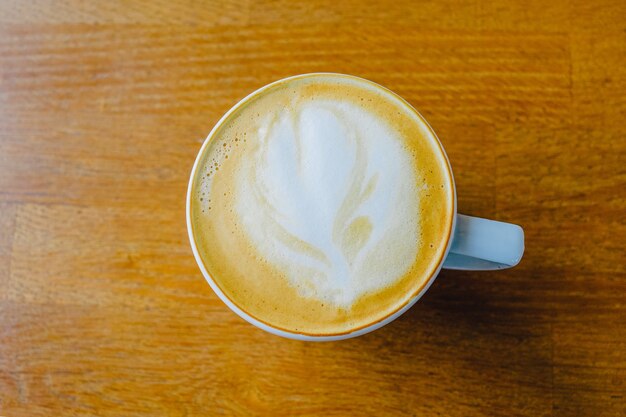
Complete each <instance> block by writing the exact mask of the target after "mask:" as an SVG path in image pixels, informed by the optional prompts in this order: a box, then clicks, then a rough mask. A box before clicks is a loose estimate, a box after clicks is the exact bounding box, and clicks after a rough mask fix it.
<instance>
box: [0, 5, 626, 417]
mask: <svg viewBox="0 0 626 417" xmlns="http://www.w3.org/2000/svg"><path fill="white" fill-rule="evenodd" d="M624 22H626V3H625V2H623V1H608V0H604V1H600V2H588V1H587V2H583V1H566V0H556V1H530V2H521V1H520V2H515V1H504V0H502V1H499V0H498V1H491V2H487V1H476V0H475V1H470V2H461V1H457V0H443V1H430V0H427V1H424V2H420V3H419V4H415V3H414V2H409V1H395V2H380V1H367V2H357V1H345V2H337V1H328V0H315V1H307V2H291V1H284V0H275V1H254V2H248V1H243V2H239V1H237V2H235V1H226V2H205V3H203V2H195V1H180V2H166V1H146V0H139V1H135V2H124V1H110V2H99V1H78V0H63V1H46V0H39V1H34V2H22V1H15V0H5V1H0V415H2V416H7V417H9V416H10V417H21V416H24V417H38V416H51V415H67V416H155V415H159V416H181V417H182V416H205V415H237V416H257V415H258V416H265V415H267V416H278V415H296V416H319V415H327V416H346V415H377V416H387V415H388V416H423V415H426V416H430V415H441V416H555V417H561V416H563V417H564V416H622V415H625V414H626V298H625V297H626V254H625V250H624V242H626V222H625V220H624V213H625V212H626V191H625V186H626V139H625V138H626V124H625V123H624V121H625V120H626V94H624V93H625V92H626V25H625V24H624ZM312 71H333V72H344V73H350V74H354V75H358V76H363V77H366V78H370V79H372V80H374V81H377V82H379V83H381V84H383V85H385V86H387V87H389V88H391V89H392V90H394V91H396V92H398V93H399V94H400V95H402V96H403V97H405V98H406V99H407V100H408V101H409V102H411V103H412V104H413V105H415V106H416V107H417V108H418V109H420V111H422V113H423V114H424V115H425V116H426V118H427V119H428V120H429V121H430V122H431V124H432V126H433V127H434V129H435V130H436V131H437V132H438V134H439V136H440V138H441V140H442V142H443V144H444V146H445V148H446V150H447V152H448V155H449V157H450V160H451V162H452V165H453V169H454V171H455V177H456V182H457V187H458V197H459V200H458V206H459V210H460V211H461V212H465V213H467V214H471V215H480V216H484V217H491V218H497V219H500V220H504V221H512V222H515V223H519V224H521V225H523V227H524V229H525V231H526V254H525V257H524V259H523V261H522V263H521V264H520V265H519V266H518V267H517V268H515V269H512V270H507V271H500V272H495V273H476V272H451V271H444V272H442V273H441V275H440V277H439V278H438V279H437V281H436V282H435V283H434V285H433V286H432V287H431V290H429V292H428V293H427V294H426V296H425V297H424V298H423V299H422V300H421V301H420V303H418V304H417V305H416V306H415V307H413V308H412V309H411V310H410V311H409V312H408V313H407V314H405V315H404V316H402V317H401V318H399V319H398V320H396V321H395V322H393V323H392V324H390V325H388V326H386V327H385V328H383V329H381V330H379V331H376V332H374V333H372V334H369V335H366V336H363V337H361V338H357V339H353V340H348V341H343V342H338V343H328V344H308V343H301V342H296V341H290V340H283V339H280V338H277V337H274V336H271V335H269V334H266V333H263V332H262V331H260V330H257V329H255V328H254V327H252V326H250V325H248V324H246V323H245V322H243V321H242V320H240V319H239V318H237V317H236V316H235V315H234V314H233V313H231V312H230V311H229V310H228V309H227V308H226V307H225V306H224V305H223V304H222V303H221V302H220V301H219V299H218V298H217V297H216V296H215V295H214V294H213V293H212V292H211V290H210V288H209V287H208V285H206V283H205V282H204V280H203V278H202V276H201V274H200V272H199V270H198V268H197V266H196V265H195V262H194V260H193V257H192V255H191V251H190V248H189V244H188V242H187V236H186V228H185V218H184V195H185V192H186V184H187V179H188V174H189V171H190V169H191V165H192V163H193V159H194V157H195V154H196V152H197V150H198V149H199V147H200V144H201V143H202V140H203V138H204V137H205V136H206V134H207V133H208V132H209V130H210V129H211V127H212V126H213V124H214V123H215V122H216V121H217V120H218V119H219V118H220V117H221V115H222V114H223V113H224V112H225V111H226V110H228V108H229V107H230V106H232V105H233V104H234V103H235V102H236V101H237V100H239V99H240V98H242V97H243V96H245V95H246V94H248V93H249V92H251V91H252V90H254V89H256V88H258V87H260V86H262V85H264V84H266V83H268V82H270V81H274V80H276V79H278V78H281V77H284V76H288V75H293V74H298V73H304V72H312Z"/></svg>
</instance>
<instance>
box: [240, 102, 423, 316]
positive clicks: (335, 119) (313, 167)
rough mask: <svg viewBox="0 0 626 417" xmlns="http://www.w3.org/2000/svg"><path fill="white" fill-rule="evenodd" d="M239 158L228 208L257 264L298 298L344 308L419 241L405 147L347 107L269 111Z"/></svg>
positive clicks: (399, 265) (406, 259) (405, 264)
mask: <svg viewBox="0 0 626 417" xmlns="http://www.w3.org/2000/svg"><path fill="white" fill-rule="evenodd" d="M257 137H258V141H256V142H255V143H254V144H249V152H248V155H247V156H244V157H242V158H241V159H240V164H241V165H240V169H239V170H238V175H237V178H236V193H235V207H236V213H237V216H238V218H239V222H240V224H241V225H242V226H243V230H244V232H245V234H246V235H247V236H248V238H249V240H250V242H251V244H252V246H253V248H254V250H255V251H256V252H257V253H258V256H259V257H260V258H262V260H263V261H265V262H268V263H270V264H272V265H274V266H275V267H277V268H278V269H279V270H280V271H282V273H283V274H284V276H285V277H286V278H287V279H288V280H289V282H290V283H291V285H293V286H294V287H296V288H297V289H298V291H299V292H300V294H302V295H303V296H305V297H312V298H316V299H319V300H320V302H322V303H324V302H328V303H333V304H335V305H337V306H340V307H349V306H350V305H352V304H353V303H354V302H355V301H356V300H357V299H358V298H359V297H360V296H362V295H364V294H366V293H369V292H373V291H376V290H378V289H381V288H384V287H386V286H389V285H392V284H393V283H394V282H395V281H396V280H398V279H400V278H401V277H402V276H403V275H404V274H406V272H407V271H408V270H409V268H410V267H411V265H412V263H413V262H414V261H415V257H416V254H417V251H418V246H419V244H420V242H419V240H418V237H419V218H418V216H417V215H416V213H418V212H419V207H418V200H417V199H418V197H417V196H418V193H417V192H416V187H417V185H416V184H417V182H416V178H415V169H414V167H413V166H412V163H413V161H412V159H411V157H410V153H409V152H407V150H406V149H404V148H403V142H402V139H401V138H400V137H398V134H397V133H396V132H395V131H394V130H392V129H391V128H390V127H389V126H387V125H386V123H385V122H383V121H382V120H380V118H377V117H376V116H375V115H373V114H371V113H369V112H368V111H367V110H366V109H364V108H362V107H359V106H357V105H355V104H352V103H349V102H342V101H333V100H315V101H310V102H303V103H299V104H294V105H292V106H289V107H288V108H285V109H283V110H281V111H280V112H278V113H277V114H272V115H268V116H267V118H266V119H264V120H262V121H261V123H260V124H259V125H258V135H257Z"/></svg>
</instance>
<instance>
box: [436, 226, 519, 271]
mask: <svg viewBox="0 0 626 417" xmlns="http://www.w3.org/2000/svg"><path fill="white" fill-rule="evenodd" d="M523 254H524V230H523V229H522V228H521V227H520V226H518V225H516V224H511V223H503V222H498V221H495V220H487V219H481V218H480V217H471V216H466V215H464V214H457V215H456V228H455V232H454V236H453V238H452V245H451V246H450V252H449V253H448V256H447V257H446V259H445V261H444V262H443V267H444V268H446V269H463V270H468V271H488V270H494V269H505V268H511V267H513V266H515V265H517V264H518V263H519V261H520V260H521V259H522V255H523Z"/></svg>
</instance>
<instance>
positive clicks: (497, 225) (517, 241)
mask: <svg viewBox="0 0 626 417" xmlns="http://www.w3.org/2000/svg"><path fill="white" fill-rule="evenodd" d="M310 75H314V74H303V75H296V76H294V77H289V78H286V79H282V80H278V81H276V82H274V83H271V84H268V85H266V86H264V87H261V88H260V89H258V90H256V91H255V92H253V93H251V94H250V95H248V96H247V97H245V98H244V99H243V100H241V101H240V102H239V103H237V104H236V105H235V106H233V108H232V109H230V110H229V111H228V112H227V113H226V114H225V115H224V116H223V117H222V118H221V119H220V120H219V122H217V124H216V125H215V127H214V128H213V130H211V133H209V135H208V136H207V138H206V139H205V141H204V143H203V145H202V147H201V148H200V151H199V152H198V156H197V157H196V161H195V163H194V165H193V168H192V170H191V176H190V178H189V186H188V188H187V207H186V212H187V232H188V234H189V241H190V242H191V249H192V250H193V254H194V257H195V258H196V262H197V263H198V266H199V267H200V270H201V271H202V274H203V275H204V277H205V278H206V280H207V282H208V283H209V285H210V286H211V288H212V289H213V291H215V293H216V294H217V296H218V297H219V298H220V299H221V300H222V301H223V302H224V303H225V304H226V305H227V306H228V307H229V308H230V309H231V310H233V311H234V312H235V313H237V315H239V316H240V317H241V318H243V319H244V320H246V321H247V322H248V323H250V324H253V325H254V326H256V327H258V328H260V329H262V330H265V331H267V332H269V333H272V334H275V335H277V336H282V337H287V338H290V339H296V340H305V341H318V342H322V341H333V340H342V339H349V338H352V337H356V336H361V335H363V334H366V333H369V332H371V331H374V330H376V329H379V328H381V327H383V326H384V325H385V324H388V323H390V322H392V321H393V320H395V319H397V318H398V317H400V316H401V315H402V314H403V313H404V312H405V311H407V310H408V309H409V308H411V307H412V306H413V304H415V303H416V302H417V300H419V299H420V298H421V297H422V295H423V294H424V293H425V292H426V291H427V290H428V288H429V287H430V286H431V284H432V283H433V281H434V280H435V278H436V276H437V274H438V273H439V271H440V270H441V268H445V269H457V270H473V271H487V270H495V269H505V268H511V267H513V266H515V265H517V264H518V263H519V261H520V260H521V259H522V255H523V254H524V231H523V230H522V228H521V227H520V226H518V225H515V224H511V223H503V222H499V221H495V220H487V219H483V218H480V217H471V216H466V215H463V214H456V216H455V219H454V220H453V224H452V235H451V236H452V239H448V245H447V248H446V255H445V256H444V257H443V258H442V260H443V261H442V262H440V264H439V265H438V266H437V270H436V271H435V273H434V274H432V275H431V278H430V279H429V281H428V282H427V283H426V285H424V286H423V287H422V290H421V291H420V292H419V293H417V294H416V295H415V296H414V297H413V298H412V299H411V301H409V302H408V303H407V304H406V305H405V306H404V307H402V308H401V309H400V310H398V311H396V312H395V313H393V314H391V315H390V316H387V317H385V318H384V319H382V320H380V321H378V322H375V323H372V324H370V325H369V326H367V327H364V328H361V329H358V330H355V331H354V332H351V333H345V334H340V335H333V336H309V335H303V334H299V333H291V332H287V331H284V330H279V329H276V328H273V327H271V326H269V325H267V324H265V323H262V322H260V321H258V320H256V319H255V318H253V317H251V316H250V315H248V314H247V313H246V312H245V311H243V310H242V309H240V308H239V307H238V306H236V305H235V304H234V303H233V302H231V301H230V300H229V299H228V297H226V296H225V295H224V293H223V292H222V291H221V290H220V288H219V286H218V285H217V284H216V283H215V281H214V280H213V278H212V277H211V275H209V273H208V271H207V270H206V268H205V267H204V263H203V262H202V260H201V258H200V254H199V253H198V248H197V246H196V242H195V240H194V237H193V233H192V228H191V218H190V214H191V210H190V203H191V195H192V183H193V178H194V176H195V173H196V169H197V168H198V162H199V161H200V159H201V155H202V154H203V153H204V151H205V149H206V148H207V146H208V144H209V142H210V141H211V138H212V137H213V135H214V134H215V132H216V131H217V129H218V127H220V126H221V125H222V123H223V122H224V121H225V120H226V119H227V118H228V117H229V116H230V114H231V113H232V112H233V111H235V110H236V109H238V108H239V107H240V106H243V105H245V103H246V102H247V101H248V100H249V99H250V98H252V97H254V96H256V95H258V94H260V93H261V92H263V91H265V89H267V88H269V87H271V86H272V85H274V84H276V83H280V82H284V81H285V80H288V79H291V78H296V77H305V76H310ZM327 75H328V74H327ZM336 76H337V77H350V78H353V79H355V80H358V81H360V82H364V83H367V84H369V85H374V86H376V87H377V88H380V89H382V90H384V91H386V92H389V90H388V89H386V88H385V87H383V86H380V85H378V84H375V83H373V82H371V81H368V80H364V79H362V78H358V77H354V76H348V75H344V74H336ZM392 94H394V95H395V93H392ZM401 100H402V101H403V102H404V103H405V104H406V106H407V107H408V108H409V109H411V110H412V111H414V112H415V113H416V114H417V116H418V117H419V118H420V119H421V120H422V121H423V122H424V124H425V125H426V126H428V128H429V129H430V130H431V132H432V134H433V136H434V137H435V138H437V135H436V134H435V132H434V131H433V130H432V128H431V127H430V125H429V124H428V122H426V119H424V117H423V116H422V115H421V114H420V113H419V112H418V111H417V110H415V109H414V108H413V107H412V106H411V105H410V104H409V103H408V102H406V101H404V100H403V99H401ZM437 140H439V139H437ZM439 144H440V149H441V152H442V154H443V156H444V157H445V159H446V161H447V162H448V169H449V170H450V173H451V174H452V168H451V167H450V162H449V160H448V157H447V155H446V154H445V151H444V150H443V146H441V143H439ZM452 187H453V188H454V189H453V190H452V191H453V193H452V194H453V198H454V211H455V212H456V200H457V199H456V187H455V185H454V180H453V181H452Z"/></svg>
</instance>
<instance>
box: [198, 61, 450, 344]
mask: <svg viewBox="0 0 626 417" xmlns="http://www.w3.org/2000/svg"><path fill="white" fill-rule="evenodd" d="M316 76H331V77H337V78H349V79H352V80H355V81H357V82H360V83H365V84H369V85H370V86H372V87H374V88H377V89H380V90H382V91H384V92H386V93H388V94H391V95H392V96H393V97H395V98H397V99H399V100H400V102H401V103H402V104H403V105H404V106H405V107H406V108H407V109H408V110H409V111H411V112H413V113H414V114H415V116H417V118H418V119H419V120H420V121H421V122H422V124H423V125H424V126H425V127H426V129H427V130H428V131H429V132H430V134H431V135H432V138H433V139H434V142H435V144H436V145H437V146H438V148H439V151H440V152H441V155H442V156H443V158H444V161H445V162H446V164H445V165H446V168H447V171H448V177H449V180H450V184H449V185H450V187H451V189H452V207H451V209H452V210H451V213H452V215H451V216H450V217H451V219H450V224H449V227H448V236H446V248H445V250H444V251H443V252H442V254H441V257H440V259H439V261H438V263H437V267H436V268H434V269H433V271H432V273H431V274H430V276H429V277H428V279H426V280H425V281H424V283H423V284H422V285H421V286H420V287H419V288H418V289H417V290H416V291H415V292H414V294H413V295H412V296H411V297H409V299H408V301H406V302H405V303H404V304H403V305H401V306H399V307H398V308H397V309H395V310H394V311H392V312H391V313H389V314H387V315H386V316H383V317H381V318H380V319H379V320H377V321H375V322H373V323H369V324H367V325H364V326H361V327H358V328H355V329H351V330H349V331H347V332H341V333H331V334H319V335H316V334H308V333H299V332H291V331H288V330H284V329H279V328H277V327H274V326H272V325H270V324H268V323H265V322H263V321H261V320H260V319H257V318H255V317H253V316H252V315H250V314H249V313H247V312H246V311H244V310H243V309H242V308H240V307H239V306H238V305H237V304H236V303H235V302H233V301H232V300H231V299H230V298H229V297H228V296H227V295H226V294H225V293H224V292H223V291H222V290H221V288H220V287H219V285H218V284H217V282H216V281H215V280H214V279H213V277H212V276H211V274H209V272H208V270H207V269H206V267H205V265H204V261H203V260H202V257H201V256H200V253H199V251H198V248H197V245H196V242H195V238H194V232H193V227H192V222H191V196H192V190H193V183H194V179H195V176H196V170H197V168H198V165H199V162H200V159H201V157H202V155H204V152H205V150H206V148H207V147H208V145H209V143H210V142H211V140H212V139H213V136H214V135H215V132H217V130H218V129H219V128H220V127H221V126H222V125H223V123H224V122H225V121H226V120H228V118H229V117H230V115H231V114H232V113H234V112H235V111H237V110H238V109H239V108H240V107H241V106H243V105H244V104H245V103H246V102H247V101H249V100H250V99H252V98H254V97H256V96H257V95H259V94H261V93H263V92H264V91H265V90H268V89H270V88H272V87H274V86H275V85H277V84H280V83H284V82H288V81H291V80H294V79H299V78H307V77H316ZM456 212H457V196H456V185H455V181H454V175H453V172H452V167H451V165H450V160H449V158H448V155H447V154H446V152H445V149H444V148H443V145H442V144H441V141H440V140H439V137H438V136H437V134H436V133H435V131H434V130H433V128H432V127H431V126H430V124H429V123H428V121H427V120H426V119H425V118H424V116H422V114H421V113H420V112H419V111H418V110H417V109H416V108H415V107H413V106H412V105H411V104H410V103H409V102H407V101H406V100H405V99H404V98H402V97H401V96H400V95H398V94H396V93H395V92H393V91H392V90H390V89H388V88H386V87H384V86H382V85H380V84H378V83H375V82H373V81H370V80H367V79H365V78H361V77H357V76H354V75H348V74H341V73H333V72H314V73H306V74H298V75H293V76H290V77H285V78H281V79H279V80H276V81H274V82H271V83H269V84H266V85H264V86H262V87H260V88H258V89H256V90H255V91H253V92H251V93H250V94H248V95H247V96H245V97H244V98H243V99H241V100H239V101H238V102H237V103H236V104H235V105H233V106H232V107H231V108H230V109H229V110H228V111H227V112H226V113H225V114H224V115H223V116H222V117H221V118H220V119H219V120H218V121H217V123H216V124H215V126H213V128H212V129H211V131H210V132H209V134H208V135H207V137H206V139H204V142H203V143H202V146H201V147H200V149H199V150H198V153H197V155H196V159H195V161H194V164H193V167H192V168H191V173H190V176H189V183H188V185H187V196H186V204H185V214H186V221H187V234H188V237H189V243H190V245H191V250H192V252H193V255H194V258H195V260H196V263H197V264H198V267H199V268H200V271H201V272H202V275H203V276H204V278H205V280H206V281H207V283H208V284H209V286H210V287H211V289H212V290H213V292H215V294H216V295H217V296H218V297H219V298H220V300H222V302H223V303H224V304H226V306H227V307H228V308H230V309H231V310H232V311H233V312H234V313H235V314H237V315H238V316H239V317H241V318H242V319H244V320H245V321H247V322H248V323H250V324H252V325H253V326H256V327H258V328H260V329H262V330H265V331H267V332H269V333H272V334H274V335H277V336H281V337H285V338H288V339H295V340H303V341H334V340H343V339H349V338H353V337H357V336H361V335H364V334H366V333H369V332H372V331H374V330H377V329H379V328H381V327H383V326H385V325H387V324H389V323H391V322H392V321H393V320H395V319H397V318H398V317H400V316H401V315H402V314H404V313H405V312H406V311H407V310H408V309H409V308H411V307H412V306H413V305H414V304H415V303H416V302H417V301H418V300H419V299H420V298H421V297H422V296H423V295H424V293H425V292H426V291H427V290H428V289H429V288H430V286H431V285H432V283H433V282H434V281H435V279H436V277H437V275H438V274H439V272H440V271H441V268H442V267H443V263H444V260H445V259H446V257H447V255H448V252H449V251H450V247H451V243H452V236H454V230H455V228H456Z"/></svg>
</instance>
